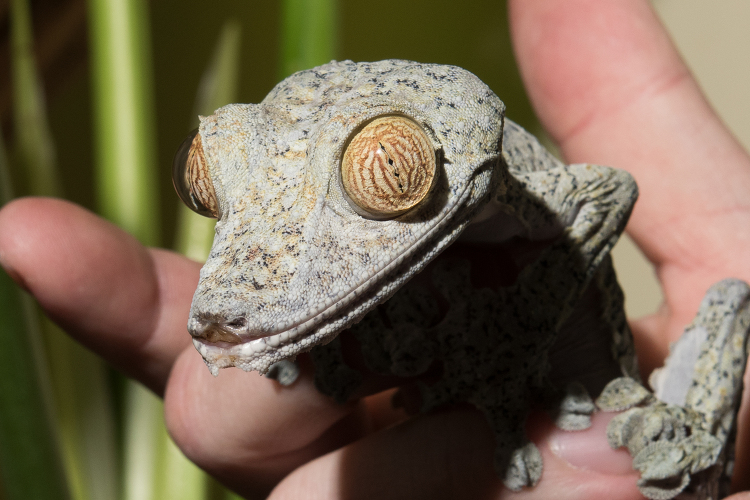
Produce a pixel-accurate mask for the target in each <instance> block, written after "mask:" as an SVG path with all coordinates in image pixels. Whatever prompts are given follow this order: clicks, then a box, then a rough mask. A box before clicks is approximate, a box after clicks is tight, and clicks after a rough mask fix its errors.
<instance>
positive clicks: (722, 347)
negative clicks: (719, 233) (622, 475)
mask: <svg viewBox="0 0 750 500" xmlns="http://www.w3.org/2000/svg"><path fill="white" fill-rule="evenodd" d="M748 332H750V287H748V285H747V284H745V283H744V282H742V281H739V280H732V279H729V280H724V281H721V282H719V283H717V284H715V285H713V286H712V287H711V288H710V289H709V290H708V292H707V293H706V296H705V297H704V299H703V302H702V303H701V306H700V308H699V310H698V314H697V316H696V318H695V320H694V321H693V323H691V324H690V325H689V326H688V327H687V328H686V329H685V333H684V334H683V335H682V337H681V338H680V339H679V340H678V341H677V342H675V343H674V344H673V345H672V346H671V347H670V354H669V357H668V358H667V360H666V362H665V365H664V367H663V368H660V369H659V370H656V371H654V373H653V374H652V376H651V377H650V380H649V381H650V385H651V386H652V387H653V388H654V394H651V393H650V392H649V391H648V390H647V389H646V388H644V387H643V386H641V385H640V384H639V383H638V382H636V381H635V380H633V379H631V378H627V377H622V378H618V379H615V380H613V381H611V382H610V383H609V384H608V385H607V386H606V387H605V388H604V390H603V391H602V394H601V395H600V396H599V398H598V399H597V400H596V404H597V406H598V407H599V408H601V409H602V410H604V411H621V410H626V411H624V412H623V413H621V414H619V415H617V416H616V417H615V418H613V419H612V420H611V421H610V423H609V426H608V427H607V440H608V441H609V444H610V446H612V448H619V447H621V446H624V447H627V448H628V450H629V451H630V454H631V455H632V456H633V468H634V469H636V470H638V471H640V473H641V479H640V480H639V481H638V487H639V489H640V490H641V493H642V494H643V495H644V496H646V497H647V498H650V499H654V500H667V499H670V498H674V497H675V496H677V495H678V494H680V498H690V499H695V500H707V499H717V498H723V497H724V496H726V495H728V494H729V479H730V475H731V470H732V466H733V456H732V455H733V453H732V450H733V446H734V435H735V425H736V422H735V421H736V418H737V411H738V410H739V402H740V396H741V394H742V377H743V374H744V372H745V364H746V360H747V347H748V346H747V338H748Z"/></svg>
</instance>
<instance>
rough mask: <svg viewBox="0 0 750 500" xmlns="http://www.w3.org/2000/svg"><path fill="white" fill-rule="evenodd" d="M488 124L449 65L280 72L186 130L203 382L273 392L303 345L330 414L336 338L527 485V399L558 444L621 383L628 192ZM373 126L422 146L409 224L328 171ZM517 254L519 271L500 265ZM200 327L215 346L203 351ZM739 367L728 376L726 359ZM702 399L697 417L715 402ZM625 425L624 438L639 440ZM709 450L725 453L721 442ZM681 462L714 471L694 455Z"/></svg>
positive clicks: (493, 121)
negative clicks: (195, 138)
mask: <svg viewBox="0 0 750 500" xmlns="http://www.w3.org/2000/svg"><path fill="white" fill-rule="evenodd" d="M503 112H504V105H503V104H502V102H501V101H500V100H499V99H498V98H497V97H496V96H495V95H494V94H493V93H492V91H490V89H489V88H487V87H486V86H485V85H484V84H483V83H482V82H481V81H479V80H478V79H477V78H476V77H475V76H473V75H472V74H470V73H468V72H466V71H464V70H462V69H460V68H456V67H451V66H439V65H428V64H418V63H413V62H409V61H382V62H378V63H359V64H355V63H352V62H349V61H346V62H341V63H336V62H333V63H331V64H327V65H325V66H321V67H319V68H314V69H312V70H309V71H304V72H301V73H297V74H295V75H293V76H291V77H290V78H288V79H286V80H284V81H283V82H281V83H280V84H279V85H278V86H277V87H276V88H275V89H274V90H273V91H272V92H271V93H270V94H269V96H268V97H267V98H266V99H265V100H264V101H263V102H262V103H260V104H257V105H252V104H249V105H230V106H226V107H224V108H221V109H220V110H218V111H217V112H216V113H215V114H214V115H212V116H210V117H207V118H203V119H202V122H201V128H200V135H201V140H202V143H203V147H204V153H205V158H206V161H207V163H208V166H209V170H210V174H211V179H212V181H213V184H214V186H215V189H216V194H217V198H218V205H219V209H220V219H219V222H218V224H217V227H216V238H215V241H214V247H213V249H212V251H211V254H210V256H209V258H208V261H207V263H206V265H205V266H204V268H203V270H202V271H201V280H200V284H199V286H198V290H197V291H196V294H195V298H194V301H193V306H192V310H191V318H190V322H189V325H188V326H189V330H190V331H191V333H192V334H193V335H194V337H195V339H194V344H195V346H196V348H197V349H198V350H199V351H200V353H201V354H202V355H203V357H204V359H205V360H206V363H207V365H208V366H209V368H210V369H211V371H212V373H214V374H216V373H218V369H219V368H223V367H227V366H237V367H240V368H242V369H244V370H257V371H260V372H261V373H268V374H269V376H274V377H276V378H277V379H278V380H280V381H285V382H287V383H290V381H292V380H293V379H294V367H293V365H292V364H290V363H289V362H288V361H287V360H293V359H294V357H295V356H296V355H297V354H299V353H301V352H306V351H310V350H311V349H312V348H313V347H315V346H317V347H316V348H315V349H314V350H312V356H313V359H314V361H315V366H316V384H317V385H318V387H319V389H321V390H322V391H323V392H325V393H327V394H329V395H331V396H333V397H334V398H336V399H337V400H341V401H343V400H346V399H347V398H348V397H349V396H350V395H351V394H352V393H353V391H355V390H356V388H357V386H358V384H359V381H360V380H361V374H360V373H359V372H357V371H355V370H353V369H352V368H350V367H348V366H347V365H346V363H345V362H344V360H343V356H342V353H341V350H340V343H339V339H338V338H336V335H337V334H338V333H339V332H341V331H342V330H344V329H346V328H349V327H352V328H351V333H352V334H353V335H354V336H355V337H356V338H357V340H358V341H359V343H360V344H361V346H362V352H363V357H364V360H365V362H366V364H367V365H368V367H369V368H370V369H371V370H373V371H376V372H380V373H389V374H395V375H400V376H407V377H409V376H418V375H421V374H430V380H434V379H435V376H434V374H435V373H439V374H440V376H439V377H438V378H437V380H435V381H434V382H432V383H430V384H426V383H420V385H419V390H420V393H421V401H422V409H423V410H425V411H427V410H429V409H431V408H434V407H436V406H439V405H442V404H446V403H454V402H462V401H464V402H470V403H472V404H474V405H475V406H476V407H477V408H479V409H481V410H482V411H483V412H484V414H485V415H486V416H487V419H488V422H489V423H490V425H491V427H492V428H493V430H494V431H495V435H496V438H497V452H496V467H497V470H498V473H500V474H501V475H502V476H503V477H504V479H505V483H506V484H507V485H508V486H509V487H511V488H513V489H520V488H521V487H523V486H528V485H533V484H536V482H537V481H538V480H539V478H540V476H541V472H542V463H541V455H540V453H539V451H538V450H537V449H536V447H535V446H534V445H533V444H532V443H530V442H529V441H528V439H527V438H526V437H525V435H524V433H523V422H524V419H525V418H526V415H527V412H528V407H529V404H530V402H531V401H532V400H544V401H547V402H551V406H553V407H554V408H553V409H554V412H555V414H556V415H555V417H556V422H557V424H558V425H559V426H560V427H562V428H565V429H569V430H577V429H583V428H586V427H587V426H588V425H589V416H590V414H591V413H592V412H593V411H594V405H593V403H592V401H591V399H590V397H589V396H588V394H599V393H600V392H601V391H602V389H603V388H604V386H605V385H606V384H607V383H608V382H610V381H611V380H613V379H617V378H618V377H621V376H623V375H624V376H626V377H628V378H627V379H626V380H634V378H635V377H637V367H636V362H635V356H634V349H633V344H632V339H631V337H630V331H629V330H628V326H627V322H626V321H625V315H624V313H623V307H622V292H621V291H620V289H619V286H618V284H617V280H616V278H615V275H614V271H613V270H612V266H611V262H610V258H609V255H608V254H609V251H610V250H611V248H612V247H613V246H614V244H615V242H616V241H617V238H618V237H619V235H620V233H621V232H622V230H623V228H624V226H625V223H626V221H627V218H628V216H629V214H630V210H631V208H632V206H633V203H634V202H635V199H636V196H637V189H636V186H635V183H634V182H633V180H632V178H631V177H630V176H629V175H628V174H627V173H625V172H622V171H619V170H615V169H610V168H606V167H600V166H596V165H564V164H562V163H560V162H559V161H558V160H556V159H555V158H554V157H553V156H552V155H550V154H549V153H548V152H547V151H546V150H545V149H544V148H543V147H542V146H541V145H540V144H539V143H538V141H536V139H534V138H533V137H532V136H531V135H529V134H528V133H527V132H526V131H524V130H523V129H521V128H520V127H518V126H517V125H515V124H514V123H512V122H510V121H508V120H504V119H503ZM387 115H404V116H407V117H409V118H410V119H411V120H414V121H415V122H416V123H417V124H418V125H419V126H420V127H421V128H422V129H424V131H425V132H426V133H427V135H428V137H429V140H430V141H431V142H432V146H433V147H434V149H435V151H436V159H437V173H436V180H435V182H434V185H433V188H432V190H431V192H430V194H429V195H428V197H427V198H426V199H425V200H424V201H422V202H421V203H420V204H419V205H417V206H416V207H415V208H413V209H411V210H409V211H408V212H406V213H405V214H403V215H400V216H398V217H396V218H393V219H390V220H374V219H372V218H367V217H363V216H362V215H360V213H361V210H357V209H356V208H355V207H354V206H353V204H352V203H351V202H350V201H349V200H348V199H347V197H346V195H345V194H344V191H343V189H342V183H341V178H340V176H341V174H340V165H341V158H342V155H343V152H344V151H345V148H346V145H347V142H348V141H349V140H350V139H351V138H352V136H353V135H354V134H356V133H357V132H358V131H359V130H361V129H362V127H363V126H364V125H366V124H367V123H368V122H370V121H371V120H372V119H374V118H376V117H379V116H387ZM470 222H471V225H469V223H470ZM467 226H468V227H467ZM462 233H463V234H462ZM459 236H460V240H459ZM456 240H459V243H458V244H457V245H455V246H452V247H451V248H450V249H448V251H447V252H445V253H444V254H443V255H441V258H440V259H437V260H435V262H433V263H431V261H433V259H434V258H435V257H436V256H437V255H438V254H440V253H441V252H443V250H445V249H446V248H448V246H449V245H451V244H453V243H454V242H456ZM519 242H521V243H519ZM523 245H526V246H528V247H529V248H532V249H533V250H532V253H533V255H534V258H529V257H528V255H530V254H529V253H528V252H522V251H519V250H518V249H519V248H520V247H521V246H523ZM455 248H465V249H469V251H468V253H469V254H471V253H472V252H474V253H476V252H475V250H476V249H477V248H485V252H484V254H483V255H485V256H487V255H490V260H492V259H494V258H495V257H494V256H495V255H498V253H497V252H498V251H502V252H505V253H504V254H503V255H505V256H506V257H507V258H508V260H509V261H513V264H514V265H515V266H516V267H517V269H518V273H517V275H515V276H514V277H513V279H512V280H511V282H510V283H506V284H505V285H506V286H500V284H497V283H495V284H492V285H490V286H487V285H481V286H475V285H474V283H473V275H474V274H475V272H477V271H478V272H479V273H480V274H481V273H483V272H484V267H486V266H487V265H488V263H489V261H488V260H487V259H486V258H484V259H482V258H476V259H475V258H473V257H468V258H467V257H466V256H465V255H463V256H459V257H458V258H455V256H454V257H450V255H449V254H451V253H452V252H453V250H454V249H455ZM487 248H489V249H490V253H489V254H488V253H487V251H486V250H487ZM471 249H474V250H471ZM513 249H515V250H513ZM479 254H482V251H479ZM428 265H429V268H428V269H427V270H426V271H425V273H423V274H422V275H421V276H420V278H419V279H417V280H414V281H412V282H410V283H409V284H408V285H407V286H403V285H405V284H406V282H407V281H408V280H409V279H410V278H412V277H413V276H414V275H415V274H417V273H418V272H420V271H422V270H423V269H425V267H427V266H428ZM425 276H426V278H424V279H422V278H423V277H425ZM402 286H403V287H402ZM394 294H395V295H394ZM391 296H393V297H392V298H391V300H387V299H389V297H391ZM386 301H387V302H386ZM379 304H382V305H380V306H379ZM446 304H447V306H446ZM370 311H372V312H371V313H370V314H367V313H368V312H370ZM357 322H359V323H358V324H356V325H355V323H357ZM353 325H354V326H353ZM743 325H744V323H743ZM707 328H708V327H707ZM211 329H216V330H217V331H231V333H232V335H228V336H223V337H219V336H217V337H212V336H211V335H207V334H206V332H207V331H209V330H211ZM709 330H710V328H709ZM711 331H713V330H711ZM206 338H228V339H233V338H234V339H240V340H241V342H240V343H232V342H224V343H222V342H214V343H211V342H208V341H207V340H205V339H206ZM712 345H714V344H712ZM716 345H718V344H716ZM722 345H723V344H722ZM722 348H723V347H716V348H714V351H713V352H714V353H715V355H716V356H719V355H720V354H721V353H723V351H721V349H722ZM717 349H718V351H717ZM581 359H586V360H587V361H586V363H583V364H582V363H580V362H576V361H579V360H581ZM742 359H743V363H742V365H743V366H744V351H743V358H742ZM571 360H573V362H571ZM704 365H705V366H704V368H701V370H704V369H705V370H708V371H709V372H710V371H711V370H714V371H715V370H716V369H717V365H710V363H708V364H707V363H704ZM702 366H703V365H702ZM719 368H721V369H724V368H726V367H725V366H724V365H720V366H719ZM269 370H270V371H269ZM436 370H437V371H436ZM733 370H734V371H732V374H733V376H734V375H736V374H737V373H740V376H741V371H740V372H738V371H737V370H739V368H738V367H737V366H733ZM701 373H703V372H701ZM711 373H714V372H711ZM553 381H554V383H553ZM667 385H670V384H669V383H667ZM638 387H640V386H638ZM631 389H632V390H631ZM640 390H641V389H637V388H636V386H635V385H633V384H631V386H629V389H628V390H627V391H624V393H623V394H624V396H623V397H624V398H625V399H627V398H628V397H629V398H631V399H632V398H633V397H635V399H638V401H637V402H635V403H632V405H637V404H643V398H641V399H639V398H640V396H639V392H638V391H640ZM643 391H644V392H645V394H646V396H647V398H652V396H651V395H650V393H648V391H646V390H645V389H643ZM734 391H735V392H733V393H732V395H733V397H734V395H736V394H737V393H738V392H737V391H738V389H737V387H734ZM615 392H616V393H617V394H618V395H622V394H620V393H618V392H617V391H615ZM704 396H706V398H704V401H702V402H701V404H702V405H703V406H704V407H705V405H706V404H707V403H706V401H705V399H708V400H709V401H708V404H712V403H716V401H717V399H716V396H715V395H714V394H704ZM647 398H646V399H647ZM733 401H734V400H733ZM632 405H631V406H632ZM684 405H685V406H687V402H686V403H685V404H684ZM719 406H721V408H722V411H726V410H725V406H724V403H721V404H720V405H719ZM704 407H701V408H697V407H696V408H693V409H687V410H683V409H682V408H680V411H682V413H679V412H676V413H675V415H677V416H675V417H674V418H672V417H670V418H672V420H670V422H679V425H683V426H684V425H693V424H692V423H693V421H692V420H690V419H691V418H693V417H694V416H695V415H696V412H698V413H699V414H702V413H701V412H706V411H708V410H707V409H706V408H704ZM639 408H640V407H639ZM673 413H674V412H673ZM723 414H724V413H722V415H723ZM670 415H671V414H670ZM681 419H682V420H681ZM688 421H689V422H688ZM642 422H643V421H640V423H639V422H637V421H635V420H633V421H632V422H631V423H630V424H629V426H630V427H629V428H632V429H634V431H633V432H635V433H636V434H638V433H640V434H643V433H644V432H646V433H648V432H651V431H650V430H648V429H650V427H648V428H647V429H646V430H644V428H643V426H644V425H645V424H643V423H642ZM722 422H724V420H722ZM675 425H677V424H675ZM722 425H723V424H722ZM730 427H731V425H730ZM709 434H710V435H711V436H714V437H715V438H716V439H718V440H720V441H722V443H724V442H726V439H727V433H724V434H721V435H720V433H718V434H717V433H709ZM706 443H708V444H706ZM714 444H715V443H714ZM688 445H689V446H688ZM659 446H661V445H659ZM722 446H723V444H722ZM683 447H684V448H685V447H687V448H690V449H691V450H693V451H691V452H690V453H691V454H692V455H693V456H695V457H699V458H700V460H698V461H699V462H700V463H701V464H702V465H703V464H705V463H708V462H711V463H713V462H712V460H714V454H715V453H714V452H715V446H714V447H713V448H712V447H711V440H710V439H708V440H704V441H700V442H697V441H696V442H695V443H693V442H690V443H687V444H685V446H683ZM687 448H686V449H687ZM723 449H724V448H722V450H723ZM695 450H702V451H695ZM706 450H708V451H706ZM658 452H659V453H667V454H668V453H671V451H670V450H666V449H664V450H662V449H661V448H659V450H658ZM653 456H656V455H653ZM643 463H645V464H646V465H643V466H642V467H641V470H643V471H644V477H646V476H648V475H649V474H651V475H654V474H656V475H658V474H662V475H663V474H664V472H663V471H657V470H655V469H654V467H655V465H654V463H655V462H654V461H653V460H651V461H650V462H649V461H648V460H646V461H645V462H643ZM638 465H642V464H641V463H640V462H639V464H638ZM702 465H701V466H702ZM680 478H681V480H682V476H680ZM660 498H662V497H660ZM663 498H668V497H666V496H665V497H663Z"/></svg>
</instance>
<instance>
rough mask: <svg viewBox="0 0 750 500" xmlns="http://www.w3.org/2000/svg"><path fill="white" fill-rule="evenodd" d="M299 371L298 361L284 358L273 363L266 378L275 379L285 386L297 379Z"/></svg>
mask: <svg viewBox="0 0 750 500" xmlns="http://www.w3.org/2000/svg"><path fill="white" fill-rule="evenodd" d="M299 373H300V372H299V366H297V363H295V362H294V361H290V360H288V359H282V360H281V361H277V362H276V363H274V364H272V365H271V367H270V368H269V369H268V372H267V373H266V378H270V379H273V380H275V381H276V382H278V383H279V384H281V385H283V386H289V385H292V384H293V383H294V382H296V381H297V378H298V377H299Z"/></svg>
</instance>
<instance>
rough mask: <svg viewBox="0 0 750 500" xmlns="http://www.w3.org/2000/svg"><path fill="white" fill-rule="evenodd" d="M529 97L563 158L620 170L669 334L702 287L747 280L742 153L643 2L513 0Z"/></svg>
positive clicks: (748, 171) (748, 186)
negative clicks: (630, 190)
mask: <svg viewBox="0 0 750 500" xmlns="http://www.w3.org/2000/svg"><path fill="white" fill-rule="evenodd" d="M510 17H511V22H512V34H513V40H514V45H515V49H516V52H517V56H518V61H519V64H520V66H521V72H522V75H523V77H524V80H525V82H526V84H527V88H528V90H529V95H530V97H531V99H532V102H533V103H534V105H535V108H536V110H537V112H538V114H539V116H540V118H541V120H542V121H543V123H544V125H545V127H546V128H547V130H549V132H550V133H551V134H552V136H553V138H554V139H555V140H556V141H557V142H558V143H559V145H560V147H561V150H562V152H563V154H564V155H565V156H566V158H567V159H568V160H569V161H587V162H595V163H600V164H604V165H611V166H614V167H618V168H624V169H626V170H628V171H630V172H631V173H632V174H633V175H634V176H635V178H636V181H637V182H638V185H639V187H640V193H641V194H640V198H639V202H638V203H637V204H636V208H635V210H634V212H633V217H632V219H631V224H630V225H629V231H630V232H631V234H632V235H633V237H634V238H635V239H636V241H637V242H638V244H639V245H640V246H641V248H642V249H643V250H644V251H645V252H646V254H647V256H648V257H649V258H650V259H651V260H652V261H653V262H655V263H656V264H657V265H658V266H661V267H660V268H659V273H660V277H661V278H662V282H663V283H664V284H665V286H667V287H669V290H667V292H668V296H667V300H668V306H669V308H670V309H669V310H670V311H671V312H672V313H673V314H674V315H675V317H676V318H677V319H676V320H675V322H674V324H673V325H672V326H671V330H672V331H671V333H672V335H679V333H680V331H681V325H682V324H685V322H686V321H689V319H690V317H691V316H692V313H693V312H694V311H695V309H696V308H697V306H698V303H699V301H700V298H701V296H702V294H703V293H704V291H705V290H706V289H707V288H708V286H709V285H710V284H711V283H713V282H715V281H718V280H719V279H722V278H725V277H728V276H736V277H739V278H744V279H746V280H747V279H750V265H748V263H747V262H746V261H747V259H745V258H744V257H743V256H742V255H741V253H740V252H737V249H739V248H745V247H746V246H747V244H748V243H750V232H749V231H737V228H738V227H748V224H750V215H749V214H750V201H749V200H748V198H747V195H746V193H747V192H748V190H750V159H748V156H747V155H746V154H745V152H744V151H743V150H742V148H741V146H740V145H739V144H738V143H737V141H735V140H734V138H733V137H732V136H731V134H730V133H729V132H728V131H727V130H726V129H725V127H724V126H723V125H722V123H721V121H720V120H719V119H718V117H717V116H716V115H715V113H714V112H713V111H712V110H711V108H710V106H709V105H708V104H707V103H706V101H705V99H704V98H703V96H702V94H701V92H700V89H699V88H698V86H697V84H696V83H695V81H694V80H693V78H692V77H691V75H690V73H689V71H688V70H687V69H686V67H685V65H684V64H683V63H682V61H681V59H680V57H679V55H678V54H677V52H676V50H675V48H674V46H673V45H672V43H671V41H670V39H669V37H668V35H667V34H666V32H665V31H664V29H663V28H662V26H661V25H660V23H659V21H658V19H657V18H656V16H655V14H654V12H653V10H652V9H651V7H650V5H649V3H648V2H647V1H645V0H641V1H633V0H615V1H609V2H599V1H597V0H565V1H562V0H558V1H548V0H532V1H527V0H512V1H511V2H510Z"/></svg>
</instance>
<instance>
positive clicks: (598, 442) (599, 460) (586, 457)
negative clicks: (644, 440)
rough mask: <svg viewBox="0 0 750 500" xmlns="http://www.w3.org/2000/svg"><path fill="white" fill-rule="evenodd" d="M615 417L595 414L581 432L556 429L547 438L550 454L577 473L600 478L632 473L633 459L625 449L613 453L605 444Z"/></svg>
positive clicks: (612, 414) (599, 413)
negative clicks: (587, 426)
mask: <svg viewBox="0 0 750 500" xmlns="http://www.w3.org/2000/svg"><path fill="white" fill-rule="evenodd" d="M615 415H617V413H605V412H596V413H594V415H592V417H591V424H592V425H591V427H589V428H588V429H586V430H584V431H563V430H561V429H555V430H554V431H553V432H552V433H551V434H550V435H549V436H548V438H547V443H548V445H549V447H550V450H552V453H554V454H555V455H557V456H558V457H560V458H562V459H563V460H565V461H566V462H568V463H569V464H570V465H572V466H573V467H575V468H577V469H583V470H590V471H595V472H600V473H602V474H612V475H626V474H632V473H633V466H632V464H633V459H632V458H631V457H630V453H628V451H627V449H625V448H620V449H617V450H613V449H612V448H610V447H609V443H608V442H607V424H608V423H609V421H610V420H612V418H614V416H615Z"/></svg>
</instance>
